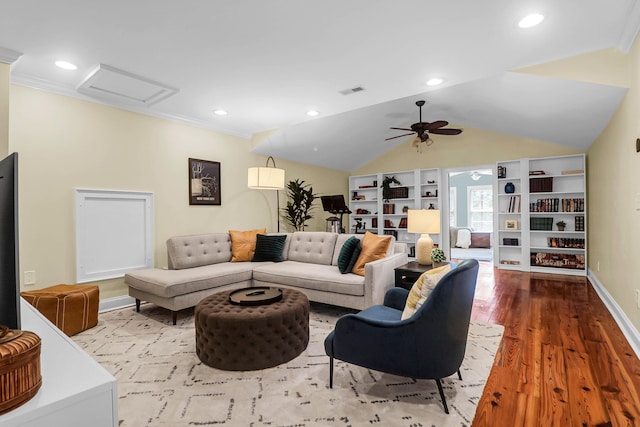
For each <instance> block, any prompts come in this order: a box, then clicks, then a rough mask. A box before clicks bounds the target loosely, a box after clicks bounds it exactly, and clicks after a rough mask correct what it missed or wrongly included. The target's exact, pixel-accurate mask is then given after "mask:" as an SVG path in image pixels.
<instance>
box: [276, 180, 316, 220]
mask: <svg viewBox="0 0 640 427" xmlns="http://www.w3.org/2000/svg"><path fill="white" fill-rule="evenodd" d="M287 197H288V198H289V200H287V207H286V208H282V211H283V212H284V217H285V219H286V220H287V222H288V223H289V224H291V226H292V227H293V228H294V229H295V230H296V231H304V227H305V225H306V222H307V221H308V220H310V219H311V218H313V216H311V215H310V214H309V212H310V211H311V209H312V208H313V202H314V200H315V199H317V198H318V195H317V194H314V193H313V187H311V186H310V185H309V184H305V183H304V180H299V179H296V180H295V181H289V183H288V184H287Z"/></svg>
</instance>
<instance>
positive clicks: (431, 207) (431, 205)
mask: <svg viewBox="0 0 640 427" xmlns="http://www.w3.org/2000/svg"><path fill="white" fill-rule="evenodd" d="M435 208H436V207H435V206H434V205H433V203H429V207H428V208H427V209H429V210H434V209H435Z"/></svg>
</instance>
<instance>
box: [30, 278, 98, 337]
mask: <svg viewBox="0 0 640 427" xmlns="http://www.w3.org/2000/svg"><path fill="white" fill-rule="evenodd" d="M20 295H21V296H22V298H24V299H25V300H26V301H27V302H29V304H31V305H32V306H34V307H35V308H36V309H37V310H38V311H39V312H40V313H42V314H43V315H44V317H46V318H47V319H49V320H50V321H51V323H53V324H54V325H56V326H57V327H58V329H60V330H62V332H64V333H65V334H67V335H68V336H71V335H75V334H77V333H78V332H82V331H84V330H87V329H89V328H93V327H94V326H96V325H97V324H98V305H99V304H100V289H99V288H98V287H97V286H95V285H56V286H51V287H49V288H44V289H38V290H35V291H25V292H21V293H20Z"/></svg>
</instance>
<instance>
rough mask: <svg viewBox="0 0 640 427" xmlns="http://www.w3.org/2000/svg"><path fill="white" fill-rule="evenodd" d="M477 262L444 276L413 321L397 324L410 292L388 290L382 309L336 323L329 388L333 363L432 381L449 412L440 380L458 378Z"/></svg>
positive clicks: (329, 345) (329, 343)
mask: <svg viewBox="0 0 640 427" xmlns="http://www.w3.org/2000/svg"><path fill="white" fill-rule="evenodd" d="M478 267H479V266H478V261H476V260H475V259H469V260H465V261H463V262H461V263H460V264H458V266H457V267H456V268H454V269H453V270H451V271H450V272H449V273H447V274H446V275H445V276H444V277H443V278H442V279H441V280H440V282H439V283H438V285H437V286H436V287H435V288H434V289H433V291H432V293H431V295H430V296H429V298H427V300H426V301H425V303H424V304H423V305H422V306H421V307H420V308H419V309H418V310H417V311H416V312H415V313H414V315H413V316H412V317H410V318H409V319H406V320H401V319H400V318H401V315H402V310H403V309H404V306H405V302H406V299H407V296H408V294H409V291H407V290H406V289H402V288H392V289H389V290H388V291H387V293H386V294H385V299H384V305H376V306H373V307H369V308H367V309H365V310H363V311H361V312H359V313H356V314H347V315H344V316H342V317H340V318H339V319H338V321H337V322H336V326H335V329H334V330H333V331H332V332H331V333H330V334H329V335H328V336H327V338H326V339H325V341H324V347H325V351H326V352H327V355H328V356H329V358H330V363H329V387H331V388H333V359H338V360H342V361H345V362H348V363H353V364H354V365H359V366H363V367H365V368H369V369H373V370H376V371H380V372H385V373H389V374H393V375H399V376H403V377H410V378H414V379H433V380H435V381H436V384H437V385H438V391H439V392H440V398H441V399H442V405H443V406H444V411H445V412H446V413H447V414H448V413H449V408H448V407H447V401H446V399H445V396H444V392H443V391H442V383H441V381H440V379H441V378H445V377H448V376H450V375H453V374H454V373H456V372H457V373H458V377H459V378H460V379H461V380H462V376H461V375H460V365H461V364H462V360H463V359H464V353H465V349H466V345H467V333H468V331H469V321H470V319H471V308H472V306H473V296H474V293H475V289H476V280H477V277H478Z"/></svg>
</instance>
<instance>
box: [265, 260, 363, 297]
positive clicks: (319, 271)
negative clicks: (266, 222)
mask: <svg viewBox="0 0 640 427" xmlns="http://www.w3.org/2000/svg"><path fill="white" fill-rule="evenodd" d="M253 279H254V280H256V281H259V282H266V283H270V284H273V285H276V286H277V285H286V286H292V287H296V288H306V289H314V290H319V291H325V292H333V293H338V294H345V295H355V296H363V295H364V277H361V276H358V275H355V274H341V273H340V271H339V270H338V267H336V266H333V265H321V264H309V263H304V262H297V261H284V262H280V263H278V264H261V265H259V266H257V267H256V268H255V269H254V271H253Z"/></svg>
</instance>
